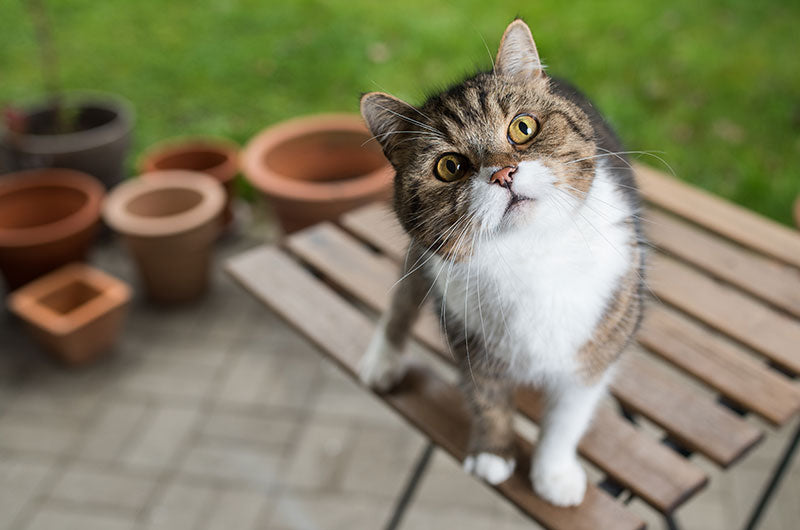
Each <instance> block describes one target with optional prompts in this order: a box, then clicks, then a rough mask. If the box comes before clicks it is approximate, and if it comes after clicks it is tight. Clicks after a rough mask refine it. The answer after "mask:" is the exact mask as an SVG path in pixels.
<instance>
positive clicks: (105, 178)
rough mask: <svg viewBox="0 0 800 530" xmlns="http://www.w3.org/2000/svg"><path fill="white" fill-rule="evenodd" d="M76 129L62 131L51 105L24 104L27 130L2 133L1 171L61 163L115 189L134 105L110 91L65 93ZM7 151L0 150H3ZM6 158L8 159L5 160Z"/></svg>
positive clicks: (65, 106) (129, 136) (25, 127)
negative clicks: (25, 105)
mask: <svg viewBox="0 0 800 530" xmlns="http://www.w3.org/2000/svg"><path fill="white" fill-rule="evenodd" d="M63 106H64V108H66V109H69V113H68V115H69V116H70V117H71V118H70V119H71V120H72V125H74V128H75V130H74V132H66V133H58V132H57V129H56V125H55V124H56V122H57V119H56V115H57V113H56V110H55V107H54V106H53V105H52V104H44V105H39V106H35V107H32V108H30V109H26V110H25V112H24V113H23V116H24V125H23V127H24V132H11V131H6V132H5V134H4V135H3V136H2V138H0V151H4V152H5V157H3V156H0V172H3V168H2V166H3V165H5V166H6V167H5V171H16V170H22V169H30V168H42V167H61V168H69V169H75V170H77V171H83V172H84V173H89V174H90V175H93V176H95V177H97V178H98V179H100V181H101V182H103V184H104V185H105V186H106V188H111V187H113V186H114V185H115V184H117V183H118V182H119V181H120V180H122V177H123V173H124V171H123V165H124V162H125V156H126V155H127V153H128V149H129V146H130V141H131V132H132V130H133V124H134V113H133V107H132V106H131V105H130V103H128V102H127V101H126V100H124V99H121V98H119V97H116V96H111V95H105V94H103V95H99V94H77V95H70V96H69V97H67V98H65V102H64V104H63ZM2 154H3V153H2V152H0V155H2ZM3 158H5V163H3V161H2V159H3Z"/></svg>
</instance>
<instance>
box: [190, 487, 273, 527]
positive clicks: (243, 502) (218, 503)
mask: <svg viewBox="0 0 800 530" xmlns="http://www.w3.org/2000/svg"><path fill="white" fill-rule="evenodd" d="M270 504H271V501H270V499H269V498H268V497H266V496H265V495H264V494H263V493H262V492H253V491H243V490H228V491H224V492H222V493H220V494H219V495H218V496H217V497H216V499H215V501H214V509H213V510H212V512H211V514H210V515H209V516H208V518H207V520H206V522H205V523H204V524H202V525H200V526H198V527H197V528H199V529H202V530H233V529H235V530H255V529H256V528H257V523H258V521H259V519H260V517H261V516H262V514H264V513H265V511H266V510H267V507H268V505H270Z"/></svg>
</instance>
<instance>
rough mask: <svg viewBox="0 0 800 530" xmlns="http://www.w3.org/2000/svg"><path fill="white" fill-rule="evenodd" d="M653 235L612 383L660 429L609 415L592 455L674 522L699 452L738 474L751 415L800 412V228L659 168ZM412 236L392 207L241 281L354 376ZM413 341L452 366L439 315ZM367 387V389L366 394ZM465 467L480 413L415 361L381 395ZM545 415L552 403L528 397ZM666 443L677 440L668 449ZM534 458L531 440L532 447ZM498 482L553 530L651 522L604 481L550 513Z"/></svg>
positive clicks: (269, 259)
mask: <svg viewBox="0 0 800 530" xmlns="http://www.w3.org/2000/svg"><path fill="white" fill-rule="evenodd" d="M636 173H637V181H638V183H639V185H640V187H641V190H642V195H643V196H644V198H645V199H646V201H647V207H646V210H645V212H644V213H643V217H644V218H645V222H644V227H645V232H646V233H647V236H648V239H649V241H650V242H651V244H652V245H653V248H654V252H652V255H651V257H650V272H649V278H648V287H649V290H650V291H651V292H652V294H653V300H652V302H651V303H650V304H649V307H648V309H647V313H646V316H645V319H644V322H643V325H642V329H641V331H640V333H639V335H638V343H637V344H636V345H634V346H633V347H631V349H630V351H629V352H627V353H626V355H625V356H624V357H623V360H622V362H621V363H620V364H621V366H620V370H619V372H618V375H617V376H616V378H615V382H614V383H613V384H612V385H611V388H610V391H611V394H612V396H613V397H614V399H615V400H616V401H617V402H618V403H619V405H620V407H621V408H623V409H624V410H625V411H627V412H628V413H630V414H633V415H634V416H640V417H643V418H646V419H647V420H649V422H651V423H652V424H654V425H655V426H657V427H658V429H660V433H659V434H658V435H654V433H653V429H642V428H640V427H639V426H638V425H637V424H635V423H632V422H630V421H628V419H626V418H625V417H624V416H623V415H621V414H619V412H618V410H615V408H614V407H611V406H601V407H600V408H599V410H598V412H597V415H596V418H595V421H594V422H593V424H592V426H591V428H590V429H589V431H588V432H587V434H586V436H585V437H584V438H583V440H582V441H581V444H580V447H579V452H580V454H581V456H583V457H584V458H585V459H586V460H588V461H589V462H591V463H592V464H593V465H594V466H596V467H597V468H598V469H600V470H601V471H602V472H603V473H604V474H605V475H606V476H607V477H608V478H609V479H610V481H612V482H613V483H615V484H617V485H619V486H620V488H622V489H624V490H627V491H629V492H630V493H631V494H632V495H634V496H636V497H639V498H641V499H642V500H644V501H645V502H647V503H648V504H650V505H651V506H652V507H653V508H655V509H656V510H658V511H660V512H662V513H664V514H670V513H672V512H673V511H674V510H675V509H676V508H677V507H679V506H680V505H681V504H683V503H684V502H686V501H687V500H689V499H690V498H691V497H692V496H693V495H694V494H696V493H697V492H698V491H700V490H701V489H702V488H703V486H704V485H705V484H706V483H707V480H708V478H707V474H706V473H705V472H704V471H703V470H702V469H701V468H700V467H699V466H698V465H697V464H696V463H695V462H693V461H692V460H690V459H688V458H686V457H685V456H686V454H688V453H697V454H699V455H702V457H704V458H706V459H708V460H710V461H711V462H713V463H715V464H716V465H718V466H721V467H723V468H726V467H728V466H731V465H734V464H735V463H736V461H737V460H739V459H740V458H742V457H743V456H744V455H746V453H747V452H748V451H749V450H750V449H751V448H752V447H754V446H755V445H756V444H757V443H758V442H759V441H761V440H762V439H763V437H764V435H765V429H763V428H760V427H759V426H758V425H757V424H754V423H753V422H748V421H747V420H745V418H744V415H746V414H753V415H756V416H758V417H760V418H761V419H763V420H764V421H765V422H766V423H767V424H770V425H773V426H776V427H777V426H781V425H784V424H785V423H787V422H788V421H790V420H791V419H792V418H794V417H795V416H796V415H797V413H798V410H800V385H798V383H797V382H796V381H795V380H794V378H795V377H796V375H797V374H798V373H799V372H800V234H798V233H797V232H796V231H794V230H792V229H790V228H787V227H784V226H782V225H779V224H777V223H774V222H773V221H770V220H768V219H765V218H763V217H760V216H758V215H756V214H754V213H752V212H750V211H748V210H746V209H744V208H741V207H739V206H736V205H733V204H731V203H729V202H726V201H724V200H722V199H720V198H718V197H715V196H714V195H711V194H709V193H707V192H704V191H702V190H699V189H697V188H694V187H692V186H690V185H688V184H685V183H683V182H680V181H678V180H676V179H674V178H672V177H669V176H667V175H664V174H663V173H660V172H658V171H655V170H652V169H650V168H647V167H645V166H637V167H636ZM407 241H408V238H407V236H406V235H405V234H404V233H403V231H402V230H401V228H400V227H399V225H398V223H397V221H396V220H395V217H394V215H393V213H392V212H391V211H390V209H389V208H388V207H387V206H386V205H383V204H372V205H368V206H366V207H363V208H361V209H359V210H355V211H352V212H349V213H348V214H346V215H345V216H343V217H342V218H341V219H340V220H339V222H338V224H334V223H328V222H326V223H321V224H319V225H315V226H313V227H310V228H308V229H305V230H303V231H301V232H297V233H295V234H293V235H290V236H288V237H287V238H286V239H285V241H284V242H283V244H282V245H281V246H280V247H278V246H262V247H258V248H255V249H252V250H250V251H248V252H246V253H244V254H242V255H240V256H237V257H236V258H234V259H233V260H231V261H230V262H229V264H228V270H229V272H230V273H231V274H232V275H233V276H234V278H236V279H237V280H238V281H239V282H240V283H242V284H243V285H244V286H245V287H246V288H247V289H248V290H250V291H251V292H253V293H254V294H255V295H256V296H258V297H259V298H260V299H262V300H263V301H264V302H265V303H267V304H268V305H269V306H271V307H272V308H273V309H274V310H275V311H277V312H278V313H279V314H281V315H282V316H283V317H284V318H285V319H286V320H287V321H288V322H289V323H290V324H291V325H293V326H294V327H296V328H297V329H298V330H299V331H300V332H301V333H303V334H304V335H306V336H307V337H308V338H309V339H311V340H312V341H313V342H314V343H316V344H317V345H318V346H319V347H320V349H322V350H323V351H324V352H325V353H327V354H328V355H329V356H330V357H332V358H333V359H334V360H335V361H336V362H338V363H339V364H340V365H341V367H342V368H343V369H344V370H345V371H347V372H348V373H350V374H351V375H353V376H355V369H356V365H357V362H358V360H359V359H360V356H361V354H362V353H363V351H364V350H365V349H366V345H367V343H368V341H369V338H370V335H371V332H372V329H373V327H374V320H375V315H376V312H381V311H383V310H384V309H385V308H386V307H388V304H389V299H390V294H391V292H390V289H391V287H392V285H393V284H394V283H395V281H396V280H397V277H398V272H399V264H400V262H401V261H402V259H403V258H404V257H405V251H406V246H407ZM414 337H415V339H416V340H417V341H418V342H419V343H420V344H421V345H422V346H423V347H424V348H426V349H427V350H429V351H430V352H431V353H432V354H434V355H438V356H439V357H440V358H441V359H444V360H445V361H449V360H450V356H449V355H448V354H447V353H446V351H447V350H446V348H445V346H444V343H443V340H442V338H441V335H440V332H439V329H438V321H437V319H436V318H435V316H434V315H433V314H432V312H429V313H424V314H423V316H422V317H421V318H420V321H419V322H418V323H417V325H416V327H415V328H414ZM365 391H366V389H365ZM381 397H382V398H383V399H384V400H385V401H386V402H387V403H388V404H389V405H390V406H392V407H393V408H395V409H396V410H397V411H398V412H400V414H401V415H403V416H404V417H405V418H406V419H407V420H408V421H409V422H410V423H412V424H413V425H415V426H416V427H417V428H418V429H420V430H421V431H423V432H425V433H426V434H427V435H428V436H429V437H430V438H431V440H433V441H434V442H435V443H437V444H438V445H440V446H441V447H442V448H444V449H445V450H446V451H448V452H450V453H451V454H452V455H453V456H455V457H456V458H458V459H462V458H463V457H464V456H465V448H466V437H467V432H468V417H467V415H466V413H465V411H464V409H463V407H461V405H460V403H461V396H460V394H459V393H458V391H457V390H456V389H455V388H454V387H453V385H452V384H448V383H446V382H445V380H444V379H442V378H441V377H440V375H437V373H435V371H432V370H430V369H428V368H426V367H415V368H414V369H413V370H412V371H411V372H410V374H409V377H407V378H406V380H405V381H404V382H403V384H402V385H401V388H399V389H398V390H397V391H396V392H392V393H391V394H387V395H383V396H381ZM517 408H518V411H519V413H520V414H522V415H523V416H526V417H528V418H530V419H531V420H533V421H537V420H538V419H539V417H540V414H541V403H540V399H539V397H538V396H537V395H536V393H535V392H534V391H533V390H522V391H520V392H519V393H518V396H517ZM664 440H668V441H669V443H666V444H665V443H663V441H664ZM518 443H519V446H520V451H521V454H522V455H529V454H530V443H529V442H528V441H526V440H525V439H523V438H522V437H520V438H519V440H518ZM522 460H523V461H522V462H520V465H518V466H517V469H518V472H517V473H515V475H514V476H513V477H512V478H511V479H510V480H509V481H507V482H505V483H503V484H500V485H499V486H497V487H496V488H497V489H498V490H499V491H500V492H501V493H502V494H504V495H505V496H507V497H508V498H509V499H510V500H511V501H512V502H514V503H515V504H517V506H518V507H520V508H521V509H522V510H523V511H525V512H526V513H528V514H530V515H531V516H532V517H533V518H534V519H536V520H537V521H539V522H540V523H542V524H543V525H544V526H547V527H551V528H571V529H574V528H587V529H589V528H606V527H608V528H611V527H613V528H641V527H642V526H643V523H642V522H641V520H639V519H638V517H637V516H635V515H634V514H632V512H630V511H628V510H627V509H625V507H624V505H623V504H621V503H619V502H617V500H616V499H614V498H613V497H612V496H610V495H608V494H607V493H606V492H605V491H603V490H602V489H601V488H599V487H597V486H595V485H590V487H589V489H588V493H587V497H586V500H585V501H584V503H583V504H582V505H581V506H580V507H579V508H577V509H564V508H556V507H553V506H550V505H548V504H546V503H544V502H543V501H541V500H539V499H538V498H537V497H536V496H535V495H533V493H532V492H531V489H530V485H529V484H528V482H527V469H526V468H527V466H526V464H525V462H524V458H523V459H522Z"/></svg>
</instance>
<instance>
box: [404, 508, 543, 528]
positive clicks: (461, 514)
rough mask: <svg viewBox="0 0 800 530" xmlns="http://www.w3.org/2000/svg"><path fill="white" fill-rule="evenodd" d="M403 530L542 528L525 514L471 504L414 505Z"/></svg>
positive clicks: (405, 520)
mask: <svg viewBox="0 0 800 530" xmlns="http://www.w3.org/2000/svg"><path fill="white" fill-rule="evenodd" d="M400 528H401V529H402V530H422V529H431V530H433V529H439V528H457V529H458V530H487V529H491V530H532V529H536V528H542V527H541V526H539V525H537V524H536V523H534V522H532V521H530V520H528V519H526V518H524V517H523V516H521V515H519V514H516V513H512V512H508V513H507V514H505V513H504V514H502V515H500V514H498V513H497V512H481V511H477V510H474V509H472V508H471V507H469V506H462V507H461V509H455V510H447V511H442V510H437V509H433V508H431V507H430V506H413V507H412V508H411V510H410V511H409V512H408V513H407V515H406V517H405V519H404V520H403V523H402V524H401V525H400Z"/></svg>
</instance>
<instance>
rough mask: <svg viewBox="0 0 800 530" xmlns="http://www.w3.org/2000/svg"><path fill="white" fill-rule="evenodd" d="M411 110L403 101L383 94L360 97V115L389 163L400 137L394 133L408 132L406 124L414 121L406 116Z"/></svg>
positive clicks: (374, 93) (377, 93) (376, 93)
mask: <svg viewBox="0 0 800 530" xmlns="http://www.w3.org/2000/svg"><path fill="white" fill-rule="evenodd" d="M413 109H414V107H412V106H411V105H410V104H408V103H406V102H405V101H403V100H400V99H397V98H396V97H393V96H390V95H389V94H384V93H383V92H370V93H369V94H364V95H363V96H361V115H362V116H363V117H364V121H366V122H367V127H368V128H369V130H370V131H371V132H372V134H373V136H374V137H375V139H376V140H378V142H380V144H381V147H383V152H384V153H385V154H386V156H387V158H389V160H390V161H392V157H391V154H392V152H393V150H394V146H395V145H396V144H397V142H398V136H400V135H398V134H394V133H396V132H399V131H404V130H408V123H407V122H408V121H412V122H413V121H414V120H413V119H412V118H410V117H409V116H408V114H409V111H412V110H413Z"/></svg>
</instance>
